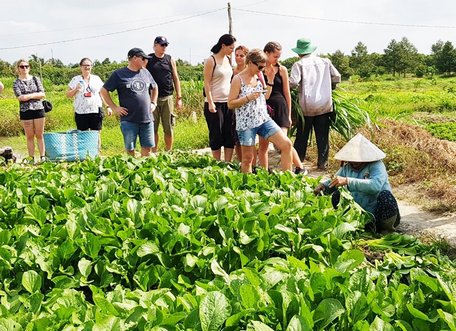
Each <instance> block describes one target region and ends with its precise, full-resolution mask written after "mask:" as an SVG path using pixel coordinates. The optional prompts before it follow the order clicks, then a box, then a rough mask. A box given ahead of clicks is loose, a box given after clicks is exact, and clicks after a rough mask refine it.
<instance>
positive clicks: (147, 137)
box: [120, 121, 155, 151]
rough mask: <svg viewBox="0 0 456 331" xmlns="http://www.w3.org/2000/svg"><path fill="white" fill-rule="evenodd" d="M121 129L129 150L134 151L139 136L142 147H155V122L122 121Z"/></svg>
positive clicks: (126, 147)
mask: <svg viewBox="0 0 456 331" xmlns="http://www.w3.org/2000/svg"><path fill="white" fill-rule="evenodd" d="M120 129H121V131H122V134H123V137H124V145H125V149H126V150H127V151H133V150H134V149H135V147H136V138H137V137H138V136H139V143H140V145H141V147H154V146H155V138H154V122H149V123H133V122H128V121H121V122H120Z"/></svg>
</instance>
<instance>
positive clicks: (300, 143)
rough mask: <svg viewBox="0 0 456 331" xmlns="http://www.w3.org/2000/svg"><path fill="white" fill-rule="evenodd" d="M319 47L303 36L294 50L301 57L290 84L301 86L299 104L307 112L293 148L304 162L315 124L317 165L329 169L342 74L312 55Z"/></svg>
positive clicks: (294, 66)
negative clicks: (335, 91)
mask: <svg viewBox="0 0 456 331" xmlns="http://www.w3.org/2000/svg"><path fill="white" fill-rule="evenodd" d="M316 48H317V47H316V46H314V45H312V43H311V42H310V40H309V39H306V38H301V39H298V41H297V45H296V47H295V48H293V49H292V50H293V51H294V52H295V53H297V54H298V55H299V57H300V60H299V61H298V62H296V63H294V64H293V67H292V68H291V74H290V87H296V86H299V104H300V106H301V109H302V112H303V115H304V123H302V121H299V122H298V126H297V130H296V140H295V142H294V148H295V149H296V151H297V152H298V155H299V158H300V159H301V161H304V159H305V157H306V150H307V142H308V140H309V135H310V132H311V131H312V127H313V129H314V131H315V138H316V140H317V150H318V160H317V167H318V168H319V169H321V170H326V167H327V163H328V156H329V126H330V124H331V119H330V115H331V112H332V111H333V106H332V89H334V88H335V87H336V84H337V83H340V80H341V77H340V74H339V72H338V71H337V69H336V68H335V67H334V66H333V65H332V63H331V61H330V60H329V59H325V58H321V57H319V56H317V55H315V54H312V53H313V52H314V51H315V49H316Z"/></svg>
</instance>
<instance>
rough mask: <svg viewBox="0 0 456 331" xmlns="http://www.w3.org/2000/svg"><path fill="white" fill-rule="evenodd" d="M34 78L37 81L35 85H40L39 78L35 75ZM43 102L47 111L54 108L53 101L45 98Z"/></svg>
mask: <svg viewBox="0 0 456 331" xmlns="http://www.w3.org/2000/svg"><path fill="white" fill-rule="evenodd" d="M33 80H34V81H35V85H36V86H37V87H38V86H39V84H38V79H37V78H36V77H35V76H33ZM41 103H42V104H43V108H44V111H45V112H46V113H49V112H50V111H51V110H52V103H51V102H50V101H49V100H43V101H41Z"/></svg>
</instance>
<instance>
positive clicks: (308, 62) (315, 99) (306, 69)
mask: <svg viewBox="0 0 456 331" xmlns="http://www.w3.org/2000/svg"><path fill="white" fill-rule="evenodd" d="M340 78H341V77H340V74H339V72H338V71H337V69H336V68H335V67H334V66H333V65H332V63H331V61H330V60H329V59H325V58H321V57H318V56H315V55H313V54H309V55H305V56H303V57H302V58H301V59H300V60H299V61H298V62H296V63H294V64H293V67H292V68H291V74H290V87H295V86H299V104H300V105H301V109H302V112H303V113H304V116H318V115H322V114H325V113H329V112H331V111H332V88H331V83H340Z"/></svg>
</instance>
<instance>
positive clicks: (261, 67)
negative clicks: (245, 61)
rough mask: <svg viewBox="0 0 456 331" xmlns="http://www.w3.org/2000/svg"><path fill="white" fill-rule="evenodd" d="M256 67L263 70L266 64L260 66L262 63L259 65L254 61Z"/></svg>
mask: <svg viewBox="0 0 456 331" xmlns="http://www.w3.org/2000/svg"><path fill="white" fill-rule="evenodd" d="M254 64H255V65H256V66H257V67H258V70H260V71H261V70H263V69H264V68H266V66H264V65H263V66H262V65H259V64H258V63H254Z"/></svg>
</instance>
